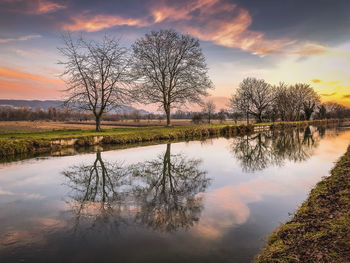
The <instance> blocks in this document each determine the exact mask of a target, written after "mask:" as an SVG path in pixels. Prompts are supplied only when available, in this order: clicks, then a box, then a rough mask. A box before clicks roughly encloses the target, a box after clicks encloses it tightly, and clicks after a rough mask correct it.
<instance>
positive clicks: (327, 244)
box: [255, 146, 350, 263]
mask: <svg viewBox="0 0 350 263" xmlns="http://www.w3.org/2000/svg"><path fill="white" fill-rule="evenodd" d="M255 262H256V263H272V262H290V263H294V262H328V263H331V262H334V263H335V262H336V263H343V262H350V146H349V147H348V150H347V152H346V153H345V155H344V156H343V157H342V158H341V159H340V160H339V161H338V162H337V164H336V166H335V167H334V168H333V169H332V171H331V176H329V177H327V178H325V179H324V180H322V181H321V182H319V183H318V184H317V185H316V187H315V188H314V189H313V190H312V191H311V193H310V195H309V198H308V199H307V200H306V201H305V202H304V203H303V204H302V205H301V207H300V208H299V209H298V211H297V212H296V214H295V215H294V217H293V219H292V220H290V221H289V222H287V223H285V224H283V225H282V226H281V227H280V228H278V229H277V230H276V231H275V232H274V233H272V234H271V235H270V237H269V238H268V243H267V246H266V247H265V248H264V250H263V251H262V252H261V254H259V255H258V256H257V258H256V261H255Z"/></svg>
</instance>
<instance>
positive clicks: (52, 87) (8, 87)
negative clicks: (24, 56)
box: [0, 68, 64, 99]
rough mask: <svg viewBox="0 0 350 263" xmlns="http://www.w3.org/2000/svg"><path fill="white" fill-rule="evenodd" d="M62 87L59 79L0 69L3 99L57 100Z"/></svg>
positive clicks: (0, 89)
mask: <svg viewBox="0 0 350 263" xmlns="http://www.w3.org/2000/svg"><path fill="white" fill-rule="evenodd" d="M63 87H64V86H63V82H62V81H61V80H59V79H54V78H48V77H44V76H41V75H37V74H31V73H26V72H21V71H15V70H11V69H6V68H0V94H1V98H4V99H5V98H12V99H15V98H18V99H23V98H26V99H37V98H38V97H40V98H47V99H50V98H57V96H60V95H61V93H60V90H62V89H63Z"/></svg>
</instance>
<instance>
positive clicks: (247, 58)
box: [0, 0, 350, 107]
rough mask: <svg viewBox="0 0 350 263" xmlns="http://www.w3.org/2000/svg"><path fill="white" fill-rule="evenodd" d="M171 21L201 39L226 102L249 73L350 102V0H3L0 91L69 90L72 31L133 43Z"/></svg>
mask: <svg viewBox="0 0 350 263" xmlns="http://www.w3.org/2000/svg"><path fill="white" fill-rule="evenodd" d="M165 28H174V29H176V30H177V31H179V32H182V33H189V34H191V35H193V36H195V37H197V38H199V39H200V41H201V45H202V48H203V52H204V55H205V56H206V58H207V63H208V67H209V75H210V78H211V79H212V81H213V83H214V85H215V90H213V91H211V94H212V96H213V99H214V100H215V102H216V103H217V106H218V107H225V104H226V101H227V97H229V96H230V95H231V94H232V93H233V92H234V90H235V88H236V87H237V86H238V84H239V82H240V81H241V80H242V79H243V78H245V77H248V76H251V77H258V78H263V79H265V80H266V81H268V82H269V83H271V84H278V82H280V81H284V82H286V83H288V84H293V83H296V82H305V83H309V84H311V85H312V86H313V87H314V88H315V89H316V90H317V91H318V92H319V94H320V95H321V96H322V100H323V101H336V102H339V103H342V104H344V105H347V106H350V1H349V0H318V1H316V0H283V1H282V0H279V1H278V0H265V1H262V0H249V1H247V0H245V1H244V0H234V1H229V0H226V1H225V0H204V1H200V0H194V1H182V0H179V1H155V0H154V1H146V0H145V1H141V0H140V1H135V0H128V1H96V0H94V1H89V0H80V1H74V0H67V1H47V0H27V1H26V0H0V99H41V100H42V99H61V98H62V90H63V89H64V84H63V83H62V81H61V80H60V79H59V78H58V75H59V74H60V73H61V72H62V68H61V67H60V66H59V65H57V61H58V60H59V54H58V51H57V47H59V46H61V45H62V41H61V40H60V35H61V34H62V32H66V31H71V32H73V33H74V34H79V33H81V32H82V33H83V35H84V36H85V37H86V38H91V39H100V38H101V37H102V36H103V35H104V34H105V33H108V34H111V35H114V36H116V37H118V38H121V41H122V43H123V45H124V46H126V47H129V46H130V45H131V44H132V43H133V42H134V41H135V40H136V39H137V38H138V37H140V36H142V35H144V34H145V33H147V32H149V31H150V30H158V29H165Z"/></svg>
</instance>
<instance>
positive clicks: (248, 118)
mask: <svg viewBox="0 0 350 263" xmlns="http://www.w3.org/2000/svg"><path fill="white" fill-rule="evenodd" d="M247 125H249V113H248V112H247Z"/></svg>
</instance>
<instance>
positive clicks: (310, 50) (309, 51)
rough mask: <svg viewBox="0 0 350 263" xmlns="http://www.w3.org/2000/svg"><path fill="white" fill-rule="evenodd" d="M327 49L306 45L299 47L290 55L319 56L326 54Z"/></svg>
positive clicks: (316, 45) (315, 45)
mask: <svg viewBox="0 0 350 263" xmlns="http://www.w3.org/2000/svg"><path fill="white" fill-rule="evenodd" d="M327 50H328V49H327V48H326V47H324V46H322V45H319V44H314V43H307V44H304V45H302V46H300V47H299V48H298V49H297V50H295V51H291V54H297V55H302V56H310V55H319V54H322V53H325V52H327Z"/></svg>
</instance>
